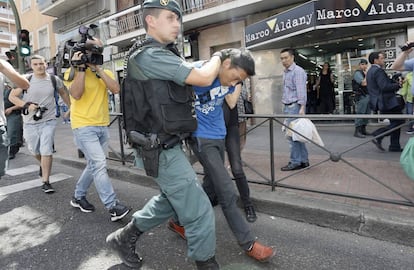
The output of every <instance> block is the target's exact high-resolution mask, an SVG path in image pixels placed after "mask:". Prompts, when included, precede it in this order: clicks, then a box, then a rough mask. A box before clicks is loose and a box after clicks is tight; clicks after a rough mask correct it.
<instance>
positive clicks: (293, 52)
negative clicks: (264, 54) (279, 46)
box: [280, 48, 295, 56]
mask: <svg viewBox="0 0 414 270" xmlns="http://www.w3.org/2000/svg"><path fill="white" fill-rule="evenodd" d="M285 52H288V53H289V54H290V55H293V56H294V55H295V50H294V49H292V48H285V49H283V50H282V51H281V52H280V53H285Z"/></svg>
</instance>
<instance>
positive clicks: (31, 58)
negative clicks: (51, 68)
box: [30, 54, 46, 62]
mask: <svg viewBox="0 0 414 270" xmlns="http://www.w3.org/2000/svg"><path fill="white" fill-rule="evenodd" d="M33 59H40V60H42V61H44V62H46V59H45V58H44V57H43V56H41V55H40V54H34V55H32V56H30V60H33Z"/></svg>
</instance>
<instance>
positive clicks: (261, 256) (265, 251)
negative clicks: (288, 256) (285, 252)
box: [246, 241, 276, 262]
mask: <svg viewBox="0 0 414 270" xmlns="http://www.w3.org/2000/svg"><path fill="white" fill-rule="evenodd" d="M246 254H247V255H249V256H250V257H252V258H254V259H256V260H258V261H259V262H268V261H269V260H270V259H271V258H273V256H275V255H276V250H275V249H274V248H273V247H267V246H264V245H262V244H260V243H259V242H257V241H255V242H254V243H253V247H252V248H251V249H250V250H248V251H246Z"/></svg>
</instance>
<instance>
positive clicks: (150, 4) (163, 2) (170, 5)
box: [143, 0, 182, 18]
mask: <svg viewBox="0 0 414 270" xmlns="http://www.w3.org/2000/svg"><path fill="white" fill-rule="evenodd" d="M143 8H144V9H145V8H162V9H168V10H171V11H172V12H174V13H175V14H177V15H178V17H180V18H181V17H182V13H181V7H180V4H178V3H177V2H176V1H175V0H145V1H144V4H143Z"/></svg>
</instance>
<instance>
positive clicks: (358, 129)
mask: <svg viewBox="0 0 414 270" xmlns="http://www.w3.org/2000/svg"><path fill="white" fill-rule="evenodd" d="M354 137H357V138H365V135H364V134H363V133H362V126H359V127H355V132H354Z"/></svg>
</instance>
